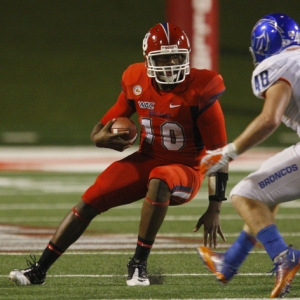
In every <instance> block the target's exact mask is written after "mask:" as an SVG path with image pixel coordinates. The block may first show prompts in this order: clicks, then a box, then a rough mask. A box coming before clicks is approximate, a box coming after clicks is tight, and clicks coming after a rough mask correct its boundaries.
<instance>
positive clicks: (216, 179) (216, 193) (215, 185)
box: [208, 172, 228, 201]
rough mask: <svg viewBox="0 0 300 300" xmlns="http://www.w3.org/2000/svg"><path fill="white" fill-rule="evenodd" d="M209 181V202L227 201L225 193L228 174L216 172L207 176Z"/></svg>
mask: <svg viewBox="0 0 300 300" xmlns="http://www.w3.org/2000/svg"><path fill="white" fill-rule="evenodd" d="M209 180H210V181H211V184H210V185H211V186H212V188H211V190H210V192H209V193H210V195H209V196H208V199H209V201H224V200H227V198H226V197H225V191H226V186H227V181H228V173H221V172H216V173H212V174H211V175H210V176H209Z"/></svg>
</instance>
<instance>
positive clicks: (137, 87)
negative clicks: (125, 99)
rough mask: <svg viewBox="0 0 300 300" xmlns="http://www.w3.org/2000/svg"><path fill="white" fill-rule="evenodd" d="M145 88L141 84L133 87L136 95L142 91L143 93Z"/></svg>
mask: <svg viewBox="0 0 300 300" xmlns="http://www.w3.org/2000/svg"><path fill="white" fill-rule="evenodd" d="M142 91H143V89H142V87H141V86H140V85H135V86H134V87H133V93H134V94H135V95H136V96H139V95H140V94H141V93H142Z"/></svg>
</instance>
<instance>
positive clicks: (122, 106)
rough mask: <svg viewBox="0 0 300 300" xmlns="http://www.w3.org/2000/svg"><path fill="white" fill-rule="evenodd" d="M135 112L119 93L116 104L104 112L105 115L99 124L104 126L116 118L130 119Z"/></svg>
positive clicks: (122, 94)
mask: <svg viewBox="0 0 300 300" xmlns="http://www.w3.org/2000/svg"><path fill="white" fill-rule="evenodd" d="M134 112H135V110H134V108H133V107H132V106H130V104H129V102H128V100H127V99H126V97H125V95H124V93H123V92H121V93H120V95H119V97H118V100H117V102H116V103H115V104H114V105H113V106H112V107H111V108H110V109H109V110H108V111H107V112H106V114H105V115H104V116H103V117H102V119H101V120H100V123H102V124H103V125H105V124H106V123H107V122H108V121H110V120H112V119H113V118H117V117H121V116H122V117H127V118H130V117H131V115H132V114H133V113H134Z"/></svg>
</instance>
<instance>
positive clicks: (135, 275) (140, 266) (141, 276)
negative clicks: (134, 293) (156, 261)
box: [126, 258, 150, 286]
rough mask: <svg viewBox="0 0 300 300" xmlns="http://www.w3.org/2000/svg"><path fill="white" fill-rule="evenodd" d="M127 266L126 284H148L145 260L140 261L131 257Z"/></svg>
mask: <svg viewBox="0 0 300 300" xmlns="http://www.w3.org/2000/svg"><path fill="white" fill-rule="evenodd" d="M127 268H128V277H127V281H126V283H127V285H128V286H138V285H142V286H147V285H150V282H149V279H148V274H147V262H146V261H141V260H137V259H135V258H132V259H131V260H130V262H129V263H128V265H127Z"/></svg>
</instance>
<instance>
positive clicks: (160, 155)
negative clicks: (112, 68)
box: [100, 63, 227, 169]
mask: <svg viewBox="0 0 300 300" xmlns="http://www.w3.org/2000/svg"><path fill="white" fill-rule="evenodd" d="M121 84H122V93H121V94H120V96H119V98H118V100H117V102H116V103H115V105H114V106H113V107H112V108H111V109H110V110H109V111H108V112H107V113H106V114H105V115H104V117H103V118H102V119H101V121H100V122H101V123H102V124H106V123H107V122H108V121H109V120H111V119H113V118H115V117H119V116H125V117H130V116H131V115H132V114H134V113H135V112H136V113H137V114H138V120H139V124H140V146H139V151H141V152H142V153H144V154H145V155H146V156H149V157H152V158H155V159H159V160H163V161H164V162H165V163H166V164H174V163H178V164H184V165H187V166H190V167H193V168H196V169H198V168H199V163H200V160H201V158H202V156H203V155H204V154H205V151H206V149H209V150H213V149H217V148H220V147H222V146H224V145H226V144H227V137H226V130H225V121H224V116H223V112H222V109H221V107H220V104H219V101H218V98H219V96H220V95H221V94H222V93H223V92H224V91H225V86H224V82H223V79H222V77H221V75H219V74H218V73H216V72H214V71H210V70H199V69H191V72H190V75H188V76H186V79H185V81H183V82H181V83H179V84H178V85H177V86H176V87H175V88H174V89H173V90H172V91H170V92H163V91H160V90H159V89H158V88H157V87H156V82H155V81H154V80H153V79H151V78H149V77H148V75H147V70H146V67H145V63H136V64H133V65H130V66H129V67H128V68H127V69H126V70H125V72H124V73H123V76H122V83H121Z"/></svg>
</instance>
